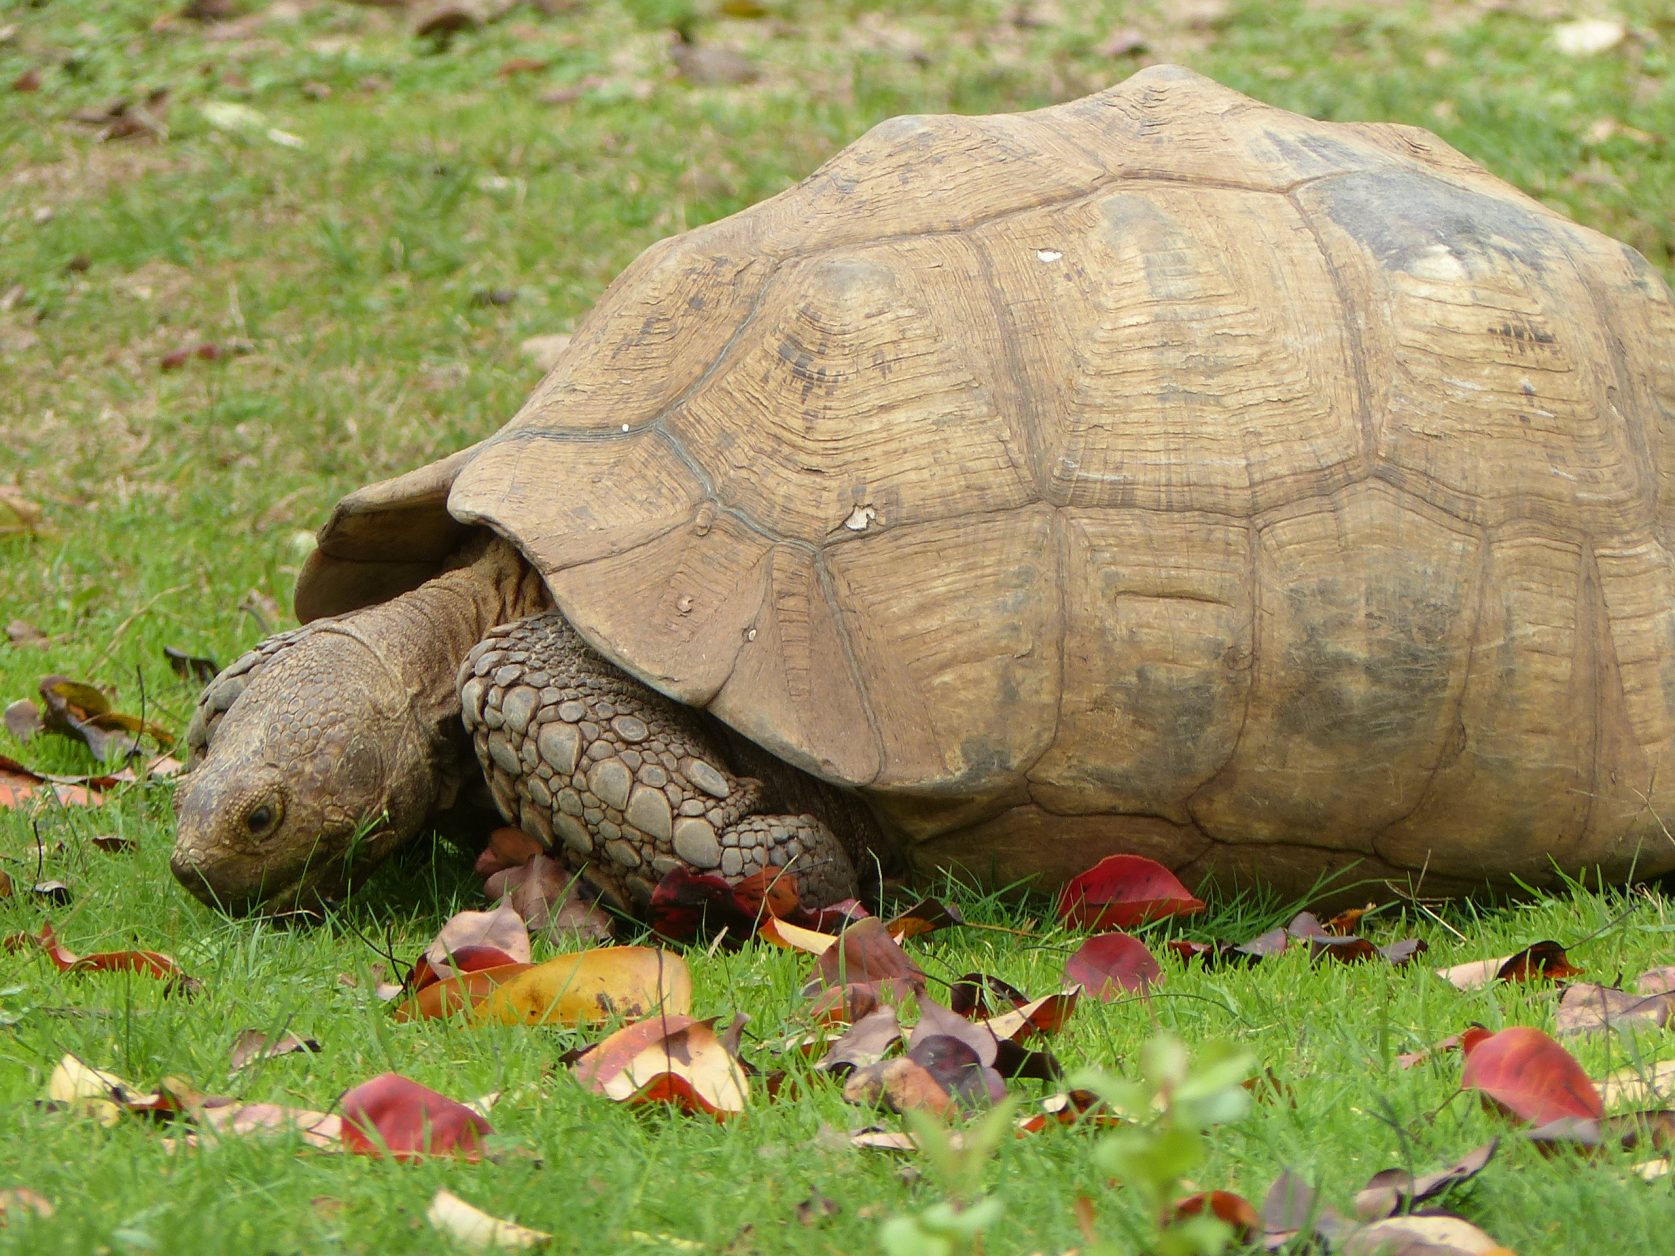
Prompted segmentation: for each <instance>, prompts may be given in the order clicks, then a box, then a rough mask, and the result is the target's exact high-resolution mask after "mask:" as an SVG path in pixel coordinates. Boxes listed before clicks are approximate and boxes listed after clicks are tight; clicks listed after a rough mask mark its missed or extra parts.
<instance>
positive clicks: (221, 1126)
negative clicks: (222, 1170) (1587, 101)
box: [194, 1099, 343, 1151]
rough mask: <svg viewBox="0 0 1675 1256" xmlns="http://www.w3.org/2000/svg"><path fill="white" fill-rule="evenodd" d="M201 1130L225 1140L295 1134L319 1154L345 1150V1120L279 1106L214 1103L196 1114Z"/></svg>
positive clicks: (234, 1101) (205, 1105) (220, 1100)
mask: <svg viewBox="0 0 1675 1256" xmlns="http://www.w3.org/2000/svg"><path fill="white" fill-rule="evenodd" d="M194 1115H195V1116H196V1117H197V1121H198V1128H199V1129H200V1130H201V1131H202V1132H204V1133H211V1134H215V1135H218V1136H220V1137H223V1138H252V1137H257V1136H261V1135H273V1134H294V1135H296V1136H297V1137H298V1138H300V1139H302V1141H303V1143H304V1144H305V1145H306V1146H308V1147H312V1148H314V1149H315V1150H317V1151H342V1150H343V1118H342V1117H340V1116H338V1115H336V1114H335V1113H331V1112H311V1111H309V1110H308V1109H307V1108H289V1107H285V1106H284V1105H282V1104H277V1103H240V1102H238V1101H237V1100H234V1099H212V1100H210V1101H208V1102H207V1103H205V1104H204V1105H203V1107H201V1108H200V1109H198V1111H197V1112H196V1113H195V1114H194Z"/></svg>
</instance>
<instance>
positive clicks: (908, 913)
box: [884, 898, 965, 942]
mask: <svg viewBox="0 0 1675 1256" xmlns="http://www.w3.org/2000/svg"><path fill="white" fill-rule="evenodd" d="M964 923H965V917H964V916H962V915H961V914H960V912H959V909H958V908H956V907H950V906H948V904H946V903H944V902H942V901H941V900H940V899H935V898H922V899H920V900H919V901H918V902H917V903H914V904H913V906H911V907H908V908H906V909H904V910H902V911H899V912H897V913H896V914H895V915H894V916H892V917H891V918H890V920H889V921H888V923H886V925H885V926H884V927H885V928H886V929H888V930H889V933H890V936H891V937H893V938H894V939H895V940H896V941H898V942H900V941H902V940H903V939H906V938H916V937H919V936H921V935H923V934H926V933H933V932H935V931H936V930H938V929H947V928H949V927H951V926H953V925H963V924H964Z"/></svg>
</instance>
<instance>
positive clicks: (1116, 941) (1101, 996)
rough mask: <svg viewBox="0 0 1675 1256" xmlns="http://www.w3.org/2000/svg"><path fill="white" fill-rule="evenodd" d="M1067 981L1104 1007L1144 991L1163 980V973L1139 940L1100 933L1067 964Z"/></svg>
mask: <svg viewBox="0 0 1675 1256" xmlns="http://www.w3.org/2000/svg"><path fill="white" fill-rule="evenodd" d="M1064 975H1065V978H1066V980H1069V981H1073V982H1075V983H1076V984H1077V985H1079V986H1081V987H1082V988H1083V989H1084V990H1086V991H1087V992H1088V993H1089V994H1090V995H1092V996H1093V997H1094V998H1096V999H1098V1000H1099V1001H1100V1002H1102V1003H1109V1002H1110V1001H1111V1000H1112V999H1116V998H1120V997H1121V996H1122V994H1123V993H1124V992H1126V991H1132V990H1144V989H1146V988H1147V987H1148V986H1153V985H1156V984H1157V983H1158V982H1159V981H1161V980H1162V979H1163V969H1162V968H1161V967H1160V966H1159V965H1158V962H1157V959H1156V957H1155V956H1153V955H1152V953H1151V952H1150V951H1148V950H1147V949H1146V944H1145V943H1144V942H1142V941H1140V939H1139V938H1136V937H1131V936H1130V935H1128V934H1126V933H1101V934H1098V935H1096V936H1095V937H1091V938H1089V939H1088V940H1087V941H1086V942H1084V943H1082V945H1081V947H1080V948H1079V949H1078V950H1077V951H1076V953H1075V954H1074V955H1072V956H1071V957H1070V958H1069V959H1068V960H1066V961H1065V964H1064Z"/></svg>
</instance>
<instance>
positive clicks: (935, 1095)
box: [843, 1056, 954, 1116]
mask: <svg viewBox="0 0 1675 1256" xmlns="http://www.w3.org/2000/svg"><path fill="white" fill-rule="evenodd" d="M843 1097H844V1098H845V1099H847V1100H848V1101H849V1102H850V1103H855V1104H861V1105H864V1106H869V1107H884V1108H888V1109H890V1111H892V1112H909V1111H918V1112H929V1113H930V1114H931V1115H933V1116H943V1115H946V1114H947V1113H949V1112H952V1111H953V1110H954V1098H953V1096H952V1095H950V1094H949V1093H948V1090H947V1088H946V1087H944V1086H943V1085H942V1084H941V1083H940V1082H938V1081H937V1079H936V1078H935V1077H933V1076H931V1073H930V1070H928V1069H927V1068H926V1067H925V1066H924V1065H923V1064H921V1063H920V1062H919V1061H917V1060H913V1059H909V1058H908V1057H906V1056H897V1057H896V1058H894V1059H891V1060H882V1061H880V1062H879V1063H877V1064H870V1065H867V1066H866V1067H864V1068H858V1069H856V1070H854V1071H853V1072H852V1073H850V1074H849V1076H848V1077H847V1078H845V1079H844V1083H843Z"/></svg>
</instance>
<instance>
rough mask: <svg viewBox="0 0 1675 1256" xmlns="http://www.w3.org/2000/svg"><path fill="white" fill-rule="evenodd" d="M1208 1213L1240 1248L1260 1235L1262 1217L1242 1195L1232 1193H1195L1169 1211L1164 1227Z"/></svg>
mask: <svg viewBox="0 0 1675 1256" xmlns="http://www.w3.org/2000/svg"><path fill="white" fill-rule="evenodd" d="M1205 1213H1208V1214H1209V1215H1210V1216H1212V1217H1214V1218H1216V1219H1217V1220H1218V1221H1220V1222H1222V1224H1224V1225H1226V1226H1227V1227H1228V1228H1229V1229H1231V1230H1232V1231H1233V1241H1234V1242H1235V1243H1236V1244H1239V1245H1240V1246H1244V1245H1246V1244H1248V1243H1250V1242H1252V1241H1253V1240H1254V1239H1255V1238H1256V1237H1257V1236H1258V1235H1260V1234H1261V1232H1262V1217H1261V1215H1260V1214H1259V1213H1258V1212H1257V1211H1256V1207H1255V1205H1253V1204H1252V1203H1251V1202H1250V1201H1249V1200H1248V1199H1246V1198H1245V1197H1244V1196H1243V1195H1235V1194H1234V1193H1233V1192H1232V1191H1199V1192H1198V1193H1196V1194H1194V1195H1188V1196H1187V1197H1186V1198H1185V1199H1183V1200H1181V1201H1179V1202H1178V1203H1176V1204H1175V1206H1174V1207H1172V1208H1171V1209H1170V1210H1169V1216H1168V1219H1167V1221H1166V1222H1165V1226H1167V1225H1168V1224H1170V1223H1173V1222H1177V1221H1182V1220H1185V1219H1186V1218H1188V1217H1198V1216H1202V1215H1203V1214H1205Z"/></svg>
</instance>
